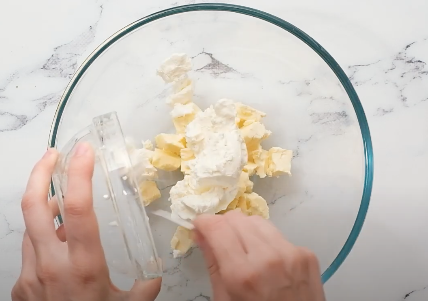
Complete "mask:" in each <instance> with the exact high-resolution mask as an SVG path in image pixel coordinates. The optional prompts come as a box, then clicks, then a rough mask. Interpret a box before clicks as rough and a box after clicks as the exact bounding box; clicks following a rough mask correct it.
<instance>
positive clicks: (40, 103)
mask: <svg viewBox="0 0 428 301" xmlns="http://www.w3.org/2000/svg"><path fill="white" fill-rule="evenodd" d="M65 2H67V3H72V2H73V1H71V0H67V1H65ZM199 2H200V1H195V0H186V1H175V2H171V1H166V0H161V1H156V3H154V2H152V3H146V1H135V0H129V1H127V4H126V5H123V3H122V2H121V1H118V0H110V1H75V5H76V6H78V8H79V9H78V10H77V12H76V11H73V14H71V13H70V14H69V13H67V12H65V11H61V10H60V9H59V8H58V7H57V6H55V5H54V2H53V1H52V0H41V1H38V2H37V3H31V4H30V3H29V4H28V5H31V9H33V10H36V9H40V11H43V12H45V13H43V14H42V15H41V16H42V17H40V18H39V19H31V18H21V15H20V14H21V12H18V10H11V11H12V12H13V13H10V14H9V15H1V12H2V11H3V12H5V11H9V7H8V5H9V4H8V2H4V3H1V4H0V27H1V28H8V29H9V28H10V30H8V31H7V32H5V33H4V34H5V35H10V36H13V35H18V36H16V37H15V38H16V39H23V40H25V39H29V38H31V36H30V35H31V32H30V31H28V32H27V33H26V31H25V30H24V31H23V30H20V27H19V26H21V27H30V26H32V24H35V23H34V22H38V23H40V24H35V25H34V26H39V27H37V28H38V29H40V30H42V33H43V30H45V31H46V32H48V29H47V28H48V27H51V26H52V24H51V23H49V18H46V16H50V17H54V16H58V15H60V17H61V18H59V19H55V20H60V21H57V22H59V23H58V28H59V29H58V30H61V37H60V36H58V35H54V34H53V32H51V31H49V32H50V33H47V34H45V35H42V36H41V41H40V45H36V44H35V45H34V49H28V51H27V53H28V54H27V55H26V56H25V57H22V58H21V59H20V61H19V62H18V63H17V64H16V66H13V68H12V69H11V68H9V67H8V68H6V67H3V64H2V62H3V63H4V65H5V66H6V62H7V61H8V58H11V57H13V56H14V55H16V54H15V52H16V51H17V50H16V49H17V48H12V46H10V48H8V47H9V45H8V44H7V43H4V44H2V49H1V50H0V54H1V59H0V145H2V150H1V151H2V156H1V158H0V166H1V170H2V173H1V174H0V179H1V181H0V188H1V190H2V192H3V193H2V196H0V254H1V257H0V299H1V300H10V295H9V293H10V289H11V288H12V285H13V284H14V282H15V280H16V278H17V277H18V275H19V272H20V267H21V255H20V249H21V242H22V235H23V233H24V230H25V227H24V224H23V220H22V216H21V213H20V204H19V201H20V198H21V195H22V193H23V191H24V189H25V184H26V178H27V176H28V173H29V170H30V169H31V167H32V164H33V163H34V160H36V158H37V157H39V156H40V155H41V153H42V151H43V149H44V148H45V147H46V141H47V137H48V134H49V129H50V123H51V121H52V117H53V114H54V111H55V107H56V105H57V103H58V101H59V99H60V97H61V95H62V92H63V91H64V89H65V87H66V86H67V84H68V82H69V80H70V78H71V77H72V75H73V74H74V72H75V71H76V69H77V68H78V67H79V65H80V64H81V63H82V62H83V61H84V59H85V58H86V56H87V55H88V54H89V53H90V52H91V51H92V50H94V49H95V48H96V47H97V46H98V44H99V43H100V42H101V41H103V40H104V39H105V38H107V37H108V36H110V35H111V34H112V33H114V31H115V30H118V29H120V28H121V27H122V26H125V25H127V24H129V23H131V22H133V21H135V20H137V19H139V18H141V17H143V16H145V15H147V14H149V13H152V12H155V11H157V10H160V9H165V8H168V7H172V6H177V5H182V4H191V3H199ZM227 2H230V3H234V4H241V5H247V6H253V7H256V8H259V9H262V10H266V11H268V12H270V13H273V14H275V15H278V16H280V17H283V18H284V19H286V20H288V21H290V22H291V23H293V24H295V25H297V26H298V27H300V28H302V29H304V30H305V31H306V32H307V33H308V34H310V35H313V37H314V38H315V39H316V40H317V41H318V42H320V43H321V45H323V46H324V47H325V48H326V49H327V50H328V51H329V52H330V53H331V54H332V55H333V56H334V57H335V58H336V59H337V60H338V62H339V64H340V65H341V66H342V68H343V69H344V70H345V72H346V73H347V75H348V77H349V79H350V80H351V82H352V84H353V85H354V87H355V89H356V91H357V93H358V95H359V97H360V99H361V101H362V103H363V106H364V110H365V113H366V115H367V118H368V120H369V125H370V129H371V132H372V137H373V143H374V148H375V158H376V159H375V160H376V170H375V177H376V178H375V182H374V183H375V184H374V185H375V186H374V190H373V197H372V204H371V207H370V211H369V215H368V217H367V221H366V224H365V226H364V229H363V232H362V233H361V235H360V238H359V240H358V241H357V244H356V246H355V248H354V250H353V251H352V253H351V255H350V256H349V258H348V259H347V260H346V262H345V264H344V265H343V266H342V267H341V268H340V269H339V271H338V272H337V274H336V275H335V276H334V277H333V278H332V279H331V280H330V281H329V282H328V283H327V284H326V286H325V289H326V294H327V297H328V300H329V301H336V300H337V301H338V300H345V299H346V300H349V301H357V300H385V301H389V300H390V301H393V300H406V301H422V300H427V298H428V289H427V287H428V286H427V285H428V257H427V255H426V254H428V218H427V216H428V205H427V203H426V199H427V198H428V190H427V189H426V188H425V187H426V180H427V178H426V175H425V172H424V171H425V170H426V167H428V151H427V149H428V140H427V137H428V131H427V129H428V118H426V116H427V114H428V66H427V63H428V26H426V25H427V22H426V20H427V19H428V4H427V3H426V1H423V0H412V1H409V4H408V5H407V4H406V5H405V6H403V5H402V4H401V3H398V1H392V2H391V3H390V4H389V5H388V6H386V4H385V3H384V1H381V0H375V1H367V2H364V1H363V2H361V3H360V5H361V7H362V10H360V9H355V10H349V9H347V8H346V7H344V6H342V4H341V3H340V1H337V0H326V3H324V4H323V5H322V6H320V4H319V3H318V2H317V1H313V0H304V1H299V2H298V3H289V4H287V5H284V4H283V3H282V2H281V1H278V0H270V1H263V3H261V2H259V1H256V0H248V1H227ZM327 4H329V5H327ZM416 6H417V7H419V9H418V11H415V10H414V9H412V7H416ZM397 8H399V9H397ZM46 12H47V13H46ZM91 12H94V13H93V15H92V13H91ZM34 15H37V14H36V13H35V14H34ZM339 16H341V17H339ZM373 16H375V17H373ZM392 16H395V19H394V17H392ZM34 18H36V17H34ZM397 19H400V23H401V24H398V22H397ZM16 20H21V21H20V22H19V24H16ZM366 22H368V23H366ZM12 24H13V25H12ZM43 24H46V27H43ZM110 24H114V25H110ZM332 24H333V25H334V26H332ZM367 24H368V25H367ZM382 24H388V28H386V27H383V26H382ZM14 26H15V27H14ZM365 26H370V30H367V29H366V28H365ZM76 27H78V28H81V29H82V30H80V32H78V33H76V31H74V30H72V29H73V28H76ZM323 27H324V28H325V30H323V31H320V30H319V29H320V28H323ZM342 28H346V29H347V32H346V33H344V32H343V31H342ZM369 31H370V33H371V34H372V35H371V36H370V35H368V34H367V32H369ZM50 35H51V36H50ZM373 37H375V38H373ZM374 40H376V43H374V42H373V41H374ZM337 41H343V44H339V43H338V42H337ZM355 41H357V42H358V43H359V44H358V45H357V44H356V42H355ZM44 43H51V44H50V45H55V46H53V47H52V48H51V49H44V48H43V47H41V45H43V44H44ZM169 43H170V44H171V45H172V43H174V42H171V41H170V42H169ZM347 43H350V44H352V46H349V47H348V45H347ZM373 44H375V46H376V47H374V46H372V45H373ZM356 45H357V46H356ZM39 53H42V55H39ZM196 57H197V58H198V59H201V60H202V61H203V62H206V63H204V64H203V65H202V66H201V67H199V69H197V70H196V72H200V73H206V74H209V75H210V76H213V77H225V76H226V77H227V76H238V77H242V78H253V76H254V75H250V74H245V73H243V72H241V71H240V70H241V69H240V68H237V67H236V68H235V67H234V66H233V65H229V64H227V63H226V62H223V61H222V59H219V57H217V56H216V54H215V53H210V52H209V51H208V50H207V51H205V50H202V51H201V52H200V53H199V54H197V55H196ZM317 80H318V79H317V78H312V79H306V80H304V81H279V82H278V83H277V84H278V85H293V88H294V87H295V89H296V91H297V92H296V93H297V94H296V95H298V96H307V97H308V99H309V107H308V108H309V109H308V110H309V114H310V118H311V121H312V123H313V124H315V125H317V126H323V127H327V128H329V129H331V130H332V134H333V135H340V134H342V132H340V131H334V130H333V128H337V125H340V126H339V128H340V127H341V126H347V125H348V123H349V122H350V121H349V119H350V118H349V113H348V112H347V111H345V110H340V109H335V110H331V111H319V110H317V109H316V107H315V106H316V104H317V102H319V101H322V100H323V99H325V100H335V101H337V103H338V107H340V101H341V100H340V99H336V98H335V95H321V96H316V97H315V96H314V97H312V95H314V93H313V91H312V90H311V89H312V86H313V85H314V84H315V83H316V82H317ZM167 93H168V90H165V91H163V92H162V93H160V94H159V95H156V96H155V97H154V98H153V100H155V99H160V98H165V96H166V95H167ZM311 97H312V98H311ZM148 101H150V100H148ZM332 125H334V127H331V126H332ZM315 139H316V137H313V136H311V135H308V136H306V137H299V138H298V140H297V146H296V148H295V153H294V158H295V159H299V158H301V156H302V153H303V150H302V149H304V147H305V145H307V144H309V143H312V142H313V140H315ZM33 147H34V149H36V150H37V151H30V149H32V148H33ZM17 156H19V157H17ZM168 188H170V186H169V185H167V186H166V187H162V190H166V189H168ZM305 194H306V195H305V198H304V199H303V200H295V201H293V203H291V204H290V205H289V210H290V211H292V210H294V209H295V208H296V207H297V206H300V205H302V203H304V202H305V201H307V200H310V199H311V197H312V195H311V192H310V191H306V192H305ZM285 196H286V194H283V193H280V194H278V195H273V196H272V197H271V198H270V204H271V205H275V203H277V202H278V201H279V200H281V199H282V198H284V197H285ZM187 256H200V251H199V250H198V249H197V248H194V249H193V250H192V251H191V252H190V253H189V254H188V255H187ZM184 260H185V259H179V260H175V261H171V262H168V263H167V264H166V266H165V276H164V284H163V290H165V291H166V292H169V293H174V292H175V291H177V289H183V288H186V287H188V285H189V282H190V281H192V280H191V279H189V278H188V277H186V273H185V272H183V268H184V267H183V261H184ZM202 291H203V290H202V289H201V290H200V291H196V290H192V291H191V292H188V294H187V295H186V297H184V296H181V297H183V298H182V299H180V298H181V297H179V298H178V299H177V300H191V301H193V300H194V301H205V300H211V298H210V297H209V295H207V294H204V293H201V292H202Z"/></svg>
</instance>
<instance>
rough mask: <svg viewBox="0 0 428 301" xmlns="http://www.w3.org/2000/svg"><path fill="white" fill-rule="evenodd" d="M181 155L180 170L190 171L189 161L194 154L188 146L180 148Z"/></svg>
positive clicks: (186, 172) (193, 157)
mask: <svg viewBox="0 0 428 301" xmlns="http://www.w3.org/2000/svg"><path fill="white" fill-rule="evenodd" d="M180 157H181V172H182V173H184V174H189V173H190V167H189V161H190V160H193V159H195V154H194V153H193V151H192V150H191V149H190V148H183V149H181V150H180Z"/></svg>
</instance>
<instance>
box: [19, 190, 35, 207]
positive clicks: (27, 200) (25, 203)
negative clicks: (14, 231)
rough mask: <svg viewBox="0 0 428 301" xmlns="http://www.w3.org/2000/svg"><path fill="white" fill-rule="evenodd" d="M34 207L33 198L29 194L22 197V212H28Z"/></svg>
mask: <svg viewBox="0 0 428 301" xmlns="http://www.w3.org/2000/svg"><path fill="white" fill-rule="evenodd" d="M33 206H34V202H33V198H32V196H31V195H30V194H29V193H28V192H26V193H24V195H23V196H22V200H21V210H22V212H27V211H28V210H30V209H31V208H32V207H33Z"/></svg>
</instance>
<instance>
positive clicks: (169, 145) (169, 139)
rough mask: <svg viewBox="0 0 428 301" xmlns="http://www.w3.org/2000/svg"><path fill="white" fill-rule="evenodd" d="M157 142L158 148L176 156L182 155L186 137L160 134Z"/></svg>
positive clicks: (156, 139)
mask: <svg viewBox="0 0 428 301" xmlns="http://www.w3.org/2000/svg"><path fill="white" fill-rule="evenodd" d="M155 141H156V146H157V147H158V148H160V149H162V150H165V151H168V152H170V153H174V154H176V155H179V154H180V151H181V149H183V148H184V147H185V144H186V139H185V138H184V136H183V135H177V134H159V135H157V136H156V138H155Z"/></svg>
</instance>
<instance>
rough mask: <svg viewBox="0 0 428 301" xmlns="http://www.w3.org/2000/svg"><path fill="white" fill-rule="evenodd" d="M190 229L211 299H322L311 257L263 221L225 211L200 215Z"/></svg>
mask: <svg viewBox="0 0 428 301" xmlns="http://www.w3.org/2000/svg"><path fill="white" fill-rule="evenodd" d="M194 225H195V240H196V243H197V244H198V245H199V247H200V248H201V250H202V252H203V254H204V257H205V262H206V265H207V267H208V270H209V272H210V278H211V283H212V287H213V294H214V301H232V300H233V301H240V300H242V301H244V300H245V301H253V300H254V301H325V297H324V291H323V287H322V283H321V276H320V268H319V264H318V260H317V258H316V256H315V255H314V254H313V253H312V252H311V251H309V250H307V249H304V248H301V247H296V246H294V245H292V244H291V243H289V242H288V241H286V240H285V239H284V238H283V236H282V234H281V233H280V232H279V231H278V230H277V229H276V228H275V227H274V226H273V225H272V223H270V222H269V221H267V220H265V219H263V218H261V217H259V216H251V217H247V216H245V215H244V214H242V213H240V212H238V211H231V212H228V213H226V214H224V215H201V216H199V217H198V218H196V219H195V221H194Z"/></svg>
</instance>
